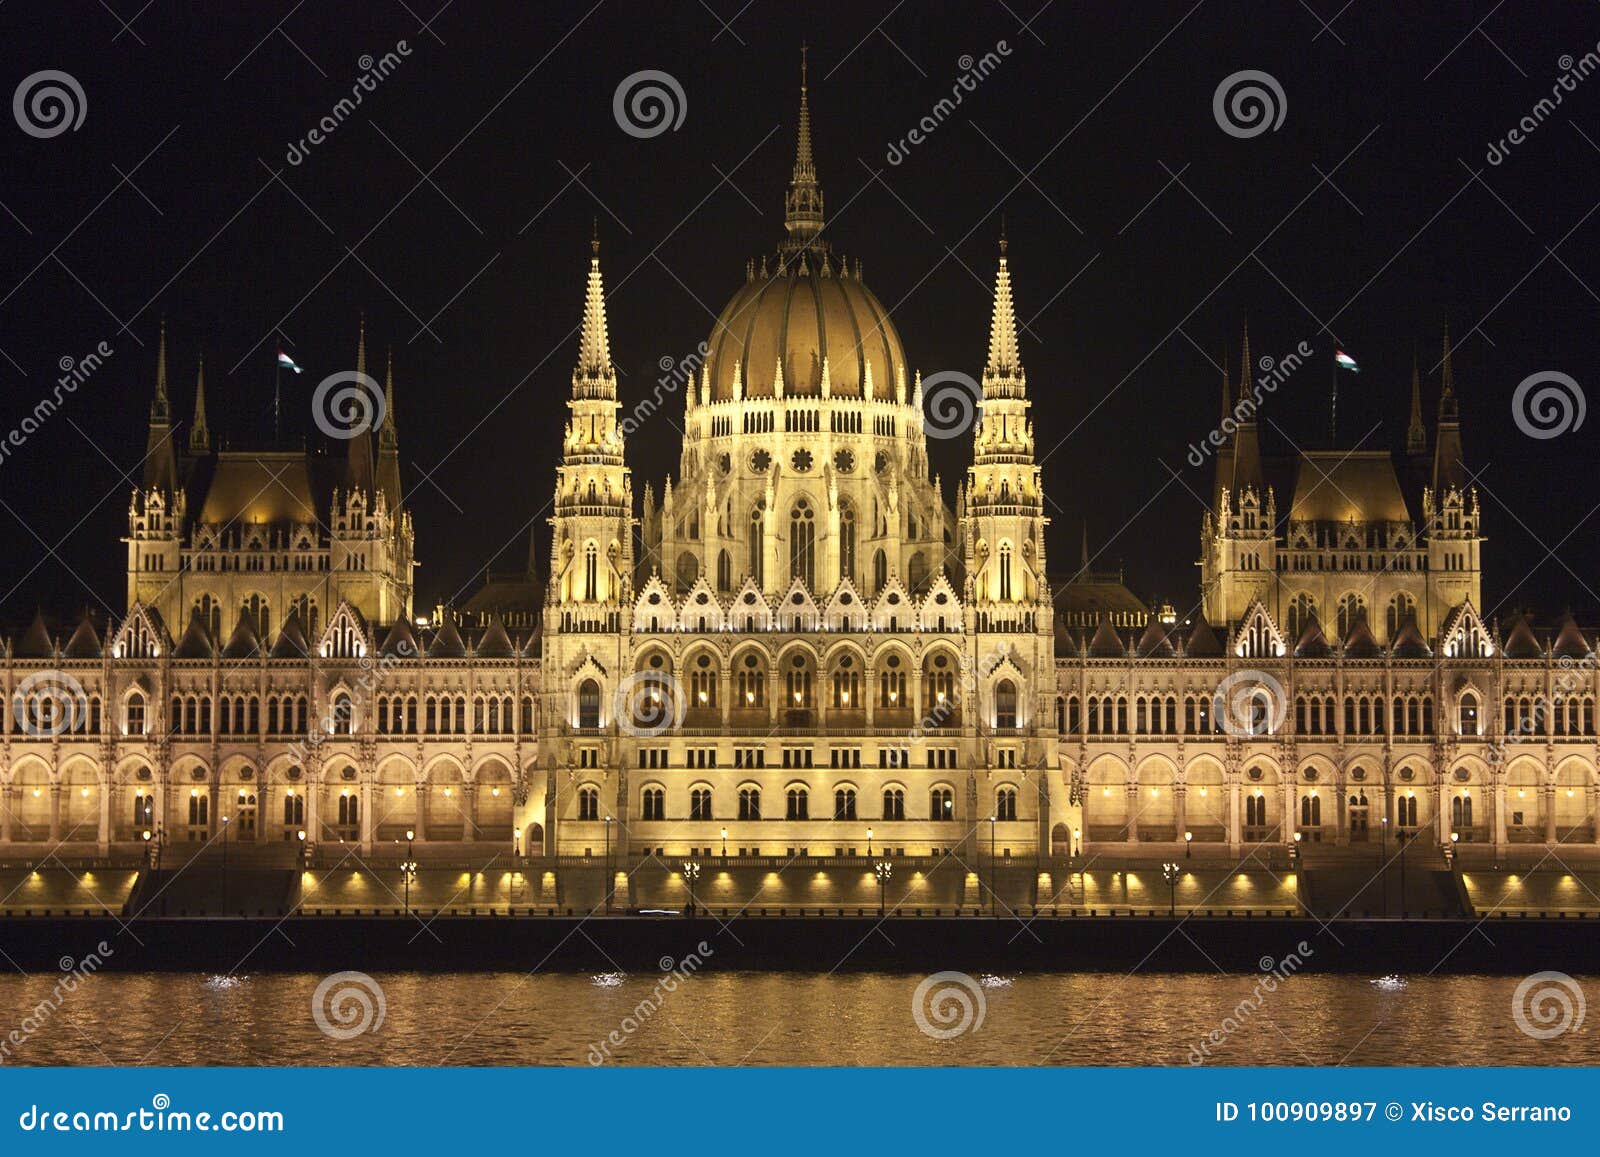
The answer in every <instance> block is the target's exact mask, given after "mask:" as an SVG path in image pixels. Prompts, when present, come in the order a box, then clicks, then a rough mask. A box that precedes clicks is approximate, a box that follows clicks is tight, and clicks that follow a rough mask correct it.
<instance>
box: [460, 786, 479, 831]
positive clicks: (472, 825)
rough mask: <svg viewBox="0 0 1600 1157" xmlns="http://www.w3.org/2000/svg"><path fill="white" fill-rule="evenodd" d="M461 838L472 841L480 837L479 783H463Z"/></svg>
mask: <svg viewBox="0 0 1600 1157" xmlns="http://www.w3.org/2000/svg"><path fill="white" fill-rule="evenodd" d="M461 838H462V839H463V840H464V841H466V842H467V843H469V844H470V843H471V842H472V841H473V840H476V839H477V838H478V785H477V784H475V783H464V784H462V785H461Z"/></svg>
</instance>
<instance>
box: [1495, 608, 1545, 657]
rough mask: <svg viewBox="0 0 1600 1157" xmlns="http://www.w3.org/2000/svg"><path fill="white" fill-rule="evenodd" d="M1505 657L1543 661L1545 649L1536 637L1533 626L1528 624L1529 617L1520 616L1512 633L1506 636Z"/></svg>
mask: <svg viewBox="0 0 1600 1157" xmlns="http://www.w3.org/2000/svg"><path fill="white" fill-rule="evenodd" d="M1504 650H1505V656H1506V658H1508V659H1542V658H1544V648H1543V647H1542V646H1540V645H1539V640H1538V639H1537V638H1536V637H1535V636H1534V633H1533V624H1531V623H1530V622H1528V616H1527V615H1518V616H1517V621H1516V624H1515V625H1514V626H1512V628H1511V633H1510V634H1509V635H1507V636H1506V641H1505V646H1504Z"/></svg>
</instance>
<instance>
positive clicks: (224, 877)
mask: <svg viewBox="0 0 1600 1157" xmlns="http://www.w3.org/2000/svg"><path fill="white" fill-rule="evenodd" d="M222 914H223V915H224V916H226V915H227V914H228V817H227V816H223V817H222Z"/></svg>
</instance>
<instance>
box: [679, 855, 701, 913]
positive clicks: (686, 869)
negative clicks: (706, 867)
mask: <svg viewBox="0 0 1600 1157" xmlns="http://www.w3.org/2000/svg"><path fill="white" fill-rule="evenodd" d="M683 878H684V881H685V882H686V883H687V884H688V885H689V918H690V919H693V918H694V882H695V881H696V880H698V879H699V878H700V865H699V864H697V863H696V862H695V861H693V860H685V861H684V862H683Z"/></svg>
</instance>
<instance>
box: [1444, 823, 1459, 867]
mask: <svg viewBox="0 0 1600 1157" xmlns="http://www.w3.org/2000/svg"><path fill="white" fill-rule="evenodd" d="M1460 842H1461V833H1460V832H1451V833H1450V842H1449V843H1448V844H1446V845H1445V849H1444V855H1445V859H1446V860H1448V861H1449V862H1450V866H1451V867H1452V868H1453V867H1455V864H1456V845H1457V844H1458V843H1460Z"/></svg>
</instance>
